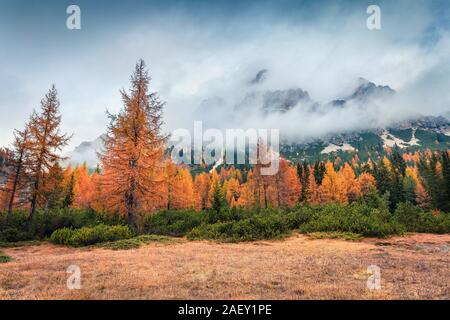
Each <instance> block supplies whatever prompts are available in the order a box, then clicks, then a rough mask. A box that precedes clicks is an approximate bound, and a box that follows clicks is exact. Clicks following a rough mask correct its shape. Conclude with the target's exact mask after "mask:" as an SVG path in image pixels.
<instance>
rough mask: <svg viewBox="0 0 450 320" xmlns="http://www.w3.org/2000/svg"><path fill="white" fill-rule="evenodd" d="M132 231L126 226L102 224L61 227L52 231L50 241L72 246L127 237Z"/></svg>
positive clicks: (131, 234)
mask: <svg viewBox="0 0 450 320" xmlns="http://www.w3.org/2000/svg"><path fill="white" fill-rule="evenodd" d="M131 237H133V233H132V232H131V231H130V229H129V228H128V227H126V226H107V225H104V224H101V225H97V226H95V227H83V228H80V229H75V230H73V229H69V228H62V229H59V230H56V231H55V232H53V234H52V235H51V237H50V241H51V242H53V243H56V244H63V245H70V246H74V247H82V246H89V245H93V244H96V243H101V242H108V241H116V240H122V239H129V238H131Z"/></svg>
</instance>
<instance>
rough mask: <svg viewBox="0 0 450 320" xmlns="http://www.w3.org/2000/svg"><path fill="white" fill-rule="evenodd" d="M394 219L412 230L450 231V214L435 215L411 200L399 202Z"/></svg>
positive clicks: (408, 229)
mask: <svg viewBox="0 0 450 320" xmlns="http://www.w3.org/2000/svg"><path fill="white" fill-rule="evenodd" d="M394 219H395V221H397V222H398V223H399V224H401V225H403V226H404V228H405V229H406V230H407V231H410V232H429V233H450V214H449V213H443V212H442V213H439V214H437V215H433V214H432V213H431V212H425V211H423V210H422V209H421V208H419V207H417V206H414V205H413V204H411V203H410V202H405V203H399V204H398V205H397V208H396V210H395V212H394Z"/></svg>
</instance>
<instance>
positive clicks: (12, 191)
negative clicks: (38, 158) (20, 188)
mask: <svg viewBox="0 0 450 320" xmlns="http://www.w3.org/2000/svg"><path fill="white" fill-rule="evenodd" d="M22 158H23V152H22V153H21V154H20V158H19V161H18V164H17V169H16V175H15V177H14V183H13V187H12V190H11V198H10V199H9V206H8V215H7V218H6V219H7V222H8V223H11V221H12V211H13V206H14V198H15V195H16V191H17V185H18V183H19V176H20V171H21V170H22Z"/></svg>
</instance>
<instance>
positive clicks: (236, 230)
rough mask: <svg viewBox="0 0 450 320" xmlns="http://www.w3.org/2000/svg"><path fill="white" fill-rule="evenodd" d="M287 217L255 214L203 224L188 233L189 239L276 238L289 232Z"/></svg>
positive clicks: (234, 240) (229, 240)
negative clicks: (238, 218)
mask: <svg viewBox="0 0 450 320" xmlns="http://www.w3.org/2000/svg"><path fill="white" fill-rule="evenodd" d="M289 231H290V230H289V228H288V223H287V219H286V218H284V217H282V216H281V215H272V216H257V215H255V216H253V217H251V218H248V219H244V220H239V221H228V222H217V223H214V224H202V225H201V226H199V227H196V228H194V229H193V230H192V231H191V232H189V233H188V239H192V240H194V239H212V240H220V241H225V242H239V241H254V240H262V239H274V238H279V237H282V236H284V235H286V234H287V233H288V232H289Z"/></svg>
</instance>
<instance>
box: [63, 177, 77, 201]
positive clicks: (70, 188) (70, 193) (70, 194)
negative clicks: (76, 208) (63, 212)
mask: <svg viewBox="0 0 450 320" xmlns="http://www.w3.org/2000/svg"><path fill="white" fill-rule="evenodd" d="M74 197H75V175H74V174H73V173H72V174H71V175H70V180H69V183H68V185H67V187H66V191H65V195H64V200H63V203H62V206H63V208H69V207H70V206H71V205H72V204H73V199H74Z"/></svg>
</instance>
